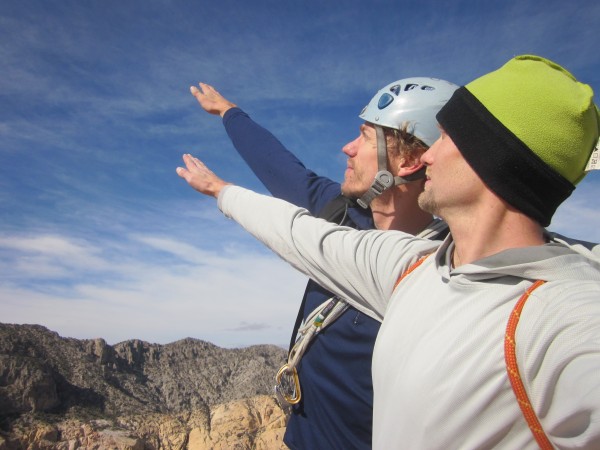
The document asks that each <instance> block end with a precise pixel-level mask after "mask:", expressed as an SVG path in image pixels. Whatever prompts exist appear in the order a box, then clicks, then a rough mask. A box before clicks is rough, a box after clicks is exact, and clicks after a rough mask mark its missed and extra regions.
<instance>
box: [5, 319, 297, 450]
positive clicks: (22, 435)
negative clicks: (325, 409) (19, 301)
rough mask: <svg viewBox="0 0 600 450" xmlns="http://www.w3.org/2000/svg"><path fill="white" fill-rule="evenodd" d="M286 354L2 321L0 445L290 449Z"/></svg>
mask: <svg viewBox="0 0 600 450" xmlns="http://www.w3.org/2000/svg"><path fill="white" fill-rule="evenodd" d="M284 359H285V350H284V349H282V348H280V347H277V346H272V345H258V346H252V347H247V348H239V349H225V348H220V347H217V346H215V345H213V344H211V343H208V342H204V341H201V340H197V339H191V338H187V339H182V340H180V341H177V342H173V343H171V344H166V345H158V344H150V343H148V342H143V341H140V340H130V341H125V342H121V343H119V344H116V345H112V346H111V345H108V344H107V343H106V342H105V341H104V340H103V339H93V340H78V339H72V338H64V337H61V336H59V335H58V334H57V333H55V332H52V331H50V330H48V329H47V328H44V327H42V326H39V325H12V324H1V323H0V450H17V449H31V450H34V449H64V450H74V449H135V450H144V449H146V450H159V449H181V450H184V449H187V450H195V449H198V450H200V449H284V448H286V447H285V445H284V444H283V442H282V437H283V433H284V430H285V421H286V417H285V414H284V412H283V411H282V410H281V408H280V407H279V406H278V405H277V402H276V401H275V399H274V398H273V396H272V395H271V394H272V392H273V377H274V375H275V373H276V371H277V369H278V368H279V366H280V365H281V363H282V362H283V361H284Z"/></svg>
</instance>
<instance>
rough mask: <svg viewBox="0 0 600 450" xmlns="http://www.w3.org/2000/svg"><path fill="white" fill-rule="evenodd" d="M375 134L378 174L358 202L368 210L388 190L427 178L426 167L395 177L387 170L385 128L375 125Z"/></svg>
mask: <svg viewBox="0 0 600 450" xmlns="http://www.w3.org/2000/svg"><path fill="white" fill-rule="evenodd" d="M374 127H375V133H376V136H377V170H378V171H377V173H376V174H375V179H374V180H373V183H371V186H370V187H369V189H367V192H365V193H364V194H363V195H362V196H361V197H360V198H359V199H357V200H356V203H358V204H359V205H360V206H361V207H362V208H364V209H367V208H368V207H369V205H370V204H371V202H372V201H373V199H374V198H375V197H378V196H380V195H381V194H383V193H384V192H385V191H386V190H388V189H389V188H391V187H392V186H398V185H400V184H406V183H410V182H411V181H416V180H420V179H423V178H425V167H422V168H421V169H419V170H417V171H416V172H415V173H412V174H410V175H407V176H406V177H394V176H393V175H392V173H391V172H390V171H389V170H387V143H386V141H385V133H384V131H383V128H382V127H380V126H379V125H374Z"/></svg>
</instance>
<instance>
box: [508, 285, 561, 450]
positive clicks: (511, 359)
mask: <svg viewBox="0 0 600 450" xmlns="http://www.w3.org/2000/svg"><path fill="white" fill-rule="evenodd" d="M544 283H545V281H542V280H538V281H536V282H535V283H533V284H532V285H531V286H530V287H529V289H527V291H526V292H525V293H524V294H523V295H522V296H521V298H520V299H519V301H518V302H517V304H516V305H515V307H514V308H513V310H512V312H511V314H510V317H509V318H508V324H507V326H506V336H505V338H504V359H505V361H506V372H507V373H508V379H509V380H510V384H511V386H512V388H513V391H514V393H515V396H516V397H517V402H518V403H519V407H520V408H521V411H522V412H523V416H524V417H525V420H526V421H527V424H528V425H529V428H530V429H531V432H532V433H533V437H534V438H535V440H536V441H537V443H538V445H539V446H540V448H541V449H542V450H546V449H552V448H553V447H552V444H551V443H550V440H549V439H548V436H546V433H545V432H544V429H543V428H542V425H541V424H540V421H539V419H538V418H537V416H536V414H535V411H534V410H533V407H532V406H531V402H530V401H529V397H528V396H527V392H526V391H525V386H524V385H523V380H521V374H520V372H519V366H518V365H517V354H516V347H517V342H516V340H515V333H516V331H517V324H518V323H519V319H520V318H521V311H522V310H523V306H525V302H526V301H527V299H528V298H529V296H530V295H531V293H532V292H533V291H534V290H535V289H537V288H538V287H540V286H541V285H542V284H544Z"/></svg>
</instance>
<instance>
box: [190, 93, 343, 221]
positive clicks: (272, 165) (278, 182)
mask: <svg viewBox="0 0 600 450" xmlns="http://www.w3.org/2000/svg"><path fill="white" fill-rule="evenodd" d="M199 88H200V89H198V88H197V87H195V86H192V87H191V88H190V92H191V93H192V95H193V96H194V97H195V98H196V100H197V101H198V103H199V104H200V106H201V107H202V108H203V109H204V110H205V111H206V112H208V113H209V114H214V115H220V116H221V117H223V124H224V125H225V129H226V131H227V134H228V135H229V138H230V139H231V142H232V143H233V145H234V147H235V149H236V150H237V151H238V153H239V154H240V156H241V157H242V158H243V159H244V161H246V163H247V164H248V166H249V167H250V169H251V170H252V171H253V172H254V174H255V175H256V176H257V177H258V179H259V180H260V181H261V182H262V183H263V184H264V185H265V187H266V188H267V189H268V190H269V192H271V194H273V195H274V196H275V197H278V198H282V199H284V200H287V201H289V202H292V203H294V204H295V205H298V206H302V207H304V208H307V209H308V210H309V211H310V212H311V213H312V214H317V213H318V212H319V211H320V210H321V208H323V206H324V205H325V204H326V203H327V202H329V200H331V199H333V198H335V197H336V196H338V195H339V194H340V185H339V183H336V182H334V181H332V180H330V179H329V178H326V177H322V176H319V175H317V174H315V173H314V172H313V171H311V170H310V169H307V168H306V167H305V166H304V164H302V162H301V161H300V160H299V159H298V158H297V157H296V155H294V154H293V153H292V152H290V151H289V150H288V149H286V148H285V146H284V145H283V144H282V143H281V142H280V141H279V140H278V139H277V138H276V137H275V136H274V135H273V134H272V133H271V132H269V131H268V130H267V129H265V128H263V127H261V126H260V125H258V124H257V123H256V122H254V121H253V120H252V119H251V118H250V117H249V116H248V114H246V113H245V112H244V111H242V110H241V109H239V108H237V107H236V105H235V103H232V102H230V101H229V100H227V99H226V98H225V97H223V96H222V95H221V94H220V93H219V92H218V91H217V90H216V89H215V88H214V87H213V86H211V85H209V84H206V83H199Z"/></svg>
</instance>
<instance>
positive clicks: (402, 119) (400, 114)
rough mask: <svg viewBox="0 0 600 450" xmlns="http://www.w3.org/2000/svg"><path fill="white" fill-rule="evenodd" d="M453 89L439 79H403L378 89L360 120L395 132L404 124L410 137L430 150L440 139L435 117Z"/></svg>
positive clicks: (453, 87) (453, 86)
mask: <svg viewBox="0 0 600 450" xmlns="http://www.w3.org/2000/svg"><path fill="white" fill-rule="evenodd" d="M456 89H458V86H457V85H455V84H454V83H450V82H449V81H445V80H440V79H438V78H428V77H414V78H404V79H402V80H398V81H394V82H393V83H390V84H388V85H387V86H385V87H384V88H383V89H380V90H379V92H377V94H375V96H374V97H373V98H372V99H371V101H370V102H369V104H368V105H367V106H365V107H364V108H363V110H362V111H361V113H360V114H359V117H360V118H361V119H363V120H364V121H365V122H369V123H372V124H373V125H380V126H382V127H388V128H393V129H396V130H399V129H401V128H402V126H403V125H404V124H405V123H406V124H408V130H407V131H408V132H409V133H410V134H412V135H414V136H416V137H418V138H419V139H420V140H422V141H423V142H424V143H425V144H427V145H428V146H431V145H432V144H433V143H434V142H435V141H436V140H437V138H438V137H439V136H440V130H439V128H438V123H437V120H436V118H435V115H436V114H437V113H438V111H439V110H440V109H441V107H442V106H444V105H445V104H446V102H447V101H448V100H450V97H451V96H452V94H453V93H454V91H455V90H456Z"/></svg>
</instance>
